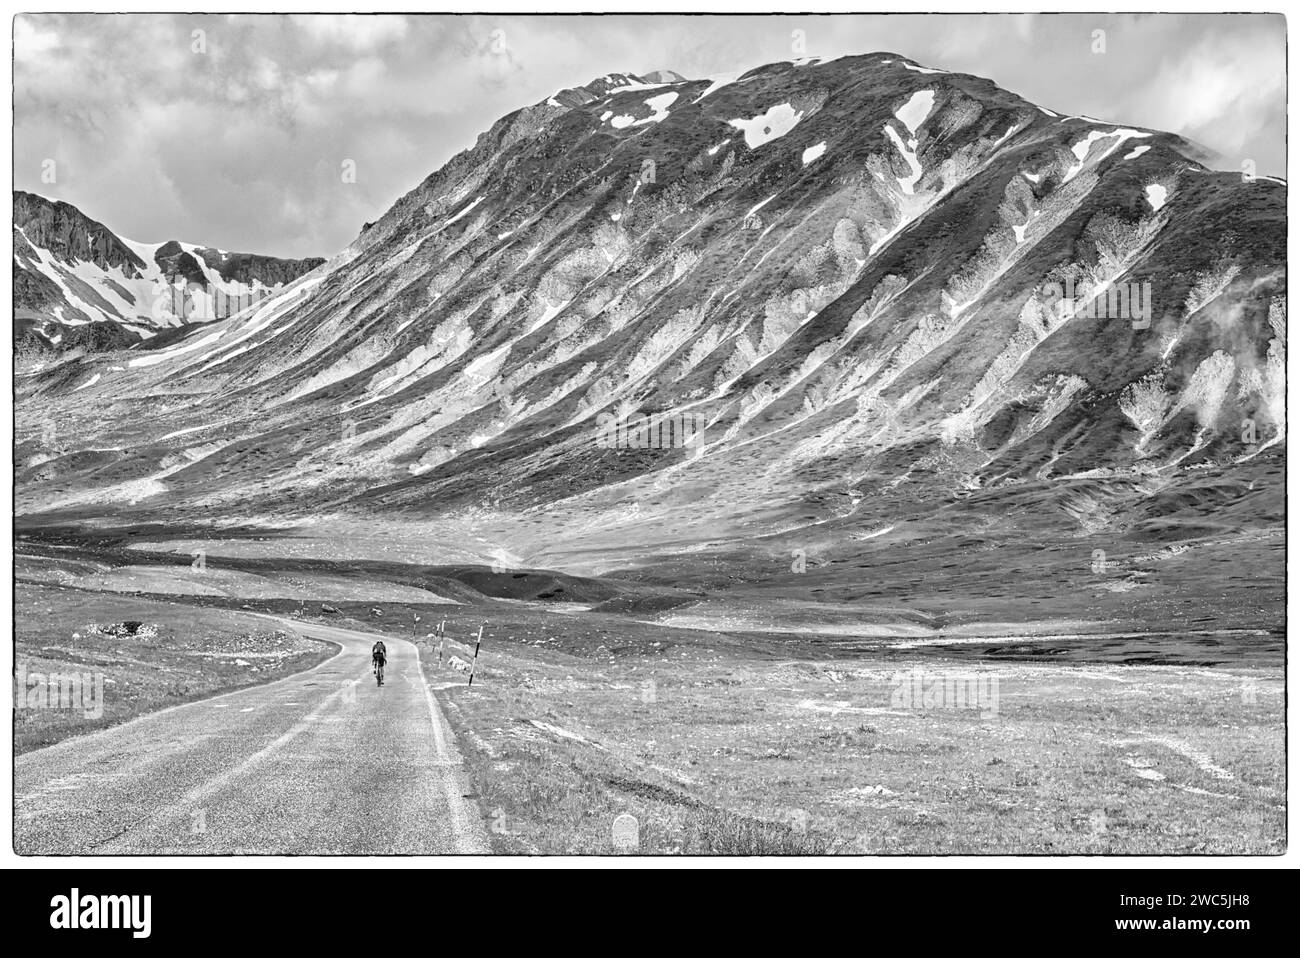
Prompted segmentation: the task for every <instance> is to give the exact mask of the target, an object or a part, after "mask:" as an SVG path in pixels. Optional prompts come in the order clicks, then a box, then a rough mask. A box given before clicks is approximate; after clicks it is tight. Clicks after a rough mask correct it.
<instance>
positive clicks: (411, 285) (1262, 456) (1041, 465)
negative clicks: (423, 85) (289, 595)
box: [18, 53, 1286, 567]
mask: <svg viewBox="0 0 1300 958" xmlns="http://www.w3.org/2000/svg"><path fill="white" fill-rule="evenodd" d="M673 77H675V75H674V74H667V73H664V74H660V75H659V76H658V77H657V78H656V79H655V80H653V81H652V80H649V79H645V78H636V77H630V76H618V77H602V78H599V79H598V80H596V81H594V82H593V83H592V84H589V85H587V86H586V87H579V88H574V89H573V90H566V91H561V92H559V93H557V94H556V95H555V96H553V97H551V98H548V99H547V100H546V101H544V102H542V103H539V104H536V105H533V106H530V107H527V108H525V109H522V110H519V111H517V112H515V113H513V114H510V115H508V116H506V117H504V118H502V119H501V120H499V121H497V122H496V123H495V124H494V125H493V126H492V127H491V129H489V130H488V131H487V132H485V133H484V134H482V135H481V136H480V137H479V139H478V142H477V143H476V144H475V146H474V147H473V148H472V149H470V150H468V151H466V152H465V153H462V154H461V155H459V156H457V157H455V158H454V159H452V160H451V161H450V162H449V163H448V164H447V165H446V166H444V167H443V168H442V169H440V170H438V171H437V172H435V173H434V174H432V175H431V176H429V177H428V178H427V179H426V180H425V181H424V182H423V183H421V184H420V185H419V186H417V187H416V188H415V189H414V190H412V191H411V192H410V193H408V194H407V195H406V196H405V197H403V198H402V199H401V200H399V201H398V202H397V203H396V204H395V205H394V206H393V208H392V209H390V210H389V211H388V212H387V213H386V214H385V215H384V216H383V217H381V218H380V219H379V220H378V221H377V222H375V223H373V224H369V225H368V226H367V228H366V229H365V230H364V231H363V232H362V233H361V235H360V236H359V237H358V238H357V240H356V241H355V242H354V243H353V244H352V245H351V246H350V247H349V248H348V249H347V250H345V251H343V252H342V253H340V254H339V255H337V256H335V257H333V258H332V259H331V260H330V261H329V262H328V263H327V264H326V265H325V266H323V267H322V268H320V269H317V270H315V271H314V272H313V273H312V274H311V275H309V276H305V277H300V278H298V279H296V280H295V281H293V282H290V283H288V284H287V285H286V286H284V287H283V288H282V289H281V290H280V291H279V292H278V293H277V294H276V295H274V296H272V297H271V298H269V299H267V300H266V301H265V302H263V303H261V304H259V305H258V306H257V308H256V309H254V310H251V311H249V312H248V313H247V314H244V315H241V316H238V317H235V318H233V319H229V320H224V321H221V322H217V323H215V324H211V325H207V326H205V327H204V328H202V329H200V330H196V331H194V332H191V333H189V334H188V335H185V336H183V337H182V338H179V339H177V340H176V341H174V342H169V343H168V344H167V345H166V347H165V348H161V349H157V350H154V351H152V352H150V353H149V354H147V355H140V356H138V357H129V356H123V355H118V356H107V357H104V358H102V359H89V360H82V361H80V362H78V363H76V364H74V365H71V366H69V367H65V368H60V369H58V370H46V371H42V372H40V373H38V374H36V375H32V376H27V377H23V378H21V379H20V381H19V384H18V388H19V390H20V392H21V393H22V394H23V396H24V400H23V406H24V407H25V408H27V409H36V408H40V409H41V410H43V411H45V412H46V413H49V412H51V411H52V413H53V415H54V416H55V417H56V418H57V419H58V421H59V422H60V423H61V427H60V433H59V435H60V436H61V437H67V436H69V435H75V436H76V437H77V439H76V440H75V441H68V440H66V439H60V440H57V441H56V442H54V443H53V444H51V443H48V442H43V440H42V437H41V435H40V430H41V428H42V421H43V420H42V419H41V418H40V417H39V416H26V415H24V413H23V410H22V409H20V430H19V437H20V439H22V440H24V444H22V445H20V448H19V450H18V453H19V462H20V463H25V464H26V466H25V468H20V471H19V478H18V500H19V508H20V511H25V512H32V513H35V512H47V513H50V514H55V515H57V514H60V513H61V512H75V513H77V514H84V513H89V514H92V515H99V516H117V517H122V516H131V515H144V514H149V513H153V512H156V511H157V510H158V509H160V508H165V509H166V510H168V514H169V515H171V516H173V517H175V518H178V519H179V518H189V519H194V520H204V521H207V520H211V519H213V518H221V517H226V518H230V519H235V518H238V517H249V516H256V517H273V518H277V519H279V520H282V521H290V522H291V521H304V520H313V521H323V520H322V517H329V516H339V517H347V516H354V517H359V516H366V517H386V518H388V519H390V520H394V521H396V520H399V519H400V520H401V522H403V523H407V524H419V523H436V522H442V521H449V520H451V519H455V520H457V521H460V520H464V521H467V522H471V523H475V522H479V521H480V520H479V518H478V517H481V516H485V515H487V516H490V517H491V521H492V522H493V523H496V526H495V528H494V532H493V541H494V542H495V543H498V546H499V544H500V543H501V542H506V543H507V545H506V546H499V548H501V549H503V550H504V552H506V553H508V554H510V555H512V556H514V557H516V558H519V559H527V560H528V561H530V562H534V563H536V564H542V563H543V562H544V561H551V562H553V563H554V565H553V567H561V565H562V562H561V559H560V558H559V556H558V555H557V553H556V550H557V549H558V548H559V545H558V544H560V543H565V544H566V548H569V549H572V550H578V551H581V548H582V543H584V542H590V543H593V544H594V543H597V542H604V543H605V547H607V548H613V547H614V546H613V545H612V544H611V542H612V541H617V538H618V535H617V534H615V532H613V531H612V530H616V529H618V528H620V526H621V527H622V528H623V529H624V530H626V529H627V528H628V527H629V525H632V524H635V535H634V536H633V537H634V538H635V540H636V543H637V546H638V549H639V550H640V551H641V553H642V554H643V555H646V554H649V553H653V552H655V550H659V549H662V550H667V551H673V550H677V551H680V550H681V549H688V550H695V549H704V550H706V551H707V550H711V549H714V548H715V545H716V544H717V543H725V542H728V541H735V540H737V539H742V538H743V539H748V540H753V539H754V538H755V537H760V538H761V537H778V538H777V539H776V540H773V541H778V542H781V541H784V540H781V539H780V538H779V537H782V536H789V535H792V534H795V533H797V534H799V535H801V536H803V537H804V539H805V540H807V539H808V538H810V537H813V536H815V535H818V534H819V532H818V531H817V530H823V529H825V530H832V529H833V530H835V533H836V536H837V537H838V538H837V541H839V542H841V543H843V542H844V541H845V540H846V539H847V540H851V541H852V542H862V541H863V540H864V539H866V538H873V537H876V536H881V537H882V538H881V539H880V540H879V542H877V541H875V540H874V538H873V541H872V543H871V545H872V546H875V545H882V546H883V545H884V544H885V543H887V542H890V541H895V542H896V541H898V540H897V537H898V536H899V535H900V534H901V533H900V532H898V531H895V532H892V533H891V532H890V529H901V528H902V526H903V524H904V523H909V522H910V523H913V524H914V526H916V527H919V526H920V525H923V524H926V523H932V522H936V521H937V517H938V516H939V515H949V513H948V512H947V510H950V509H951V508H952V507H953V506H954V503H956V504H958V505H960V504H961V503H962V501H963V500H966V499H969V498H970V497H972V496H974V497H976V498H979V497H981V496H995V497H998V498H999V499H1000V500H1002V501H1005V500H1006V499H1007V497H1012V498H1014V497H1016V496H1021V497H1022V498H1025V497H1032V498H1033V506H1032V508H1033V509H1034V510H1036V512H1037V513H1041V515H1043V516H1049V515H1050V517H1051V518H1050V520H1047V519H1044V520H1043V521H1044V522H1045V523H1046V524H1047V525H1050V526H1051V528H1052V529H1053V530H1054V531H1053V535H1057V534H1059V535H1063V536H1070V535H1079V534H1085V533H1088V532H1089V531H1090V530H1091V531H1095V530H1097V529H1102V528H1123V529H1147V530H1148V531H1150V533H1151V535H1152V536H1155V537H1157V538H1159V537H1160V536H1164V535H1167V533H1165V532H1161V531H1159V530H1160V527H1161V523H1162V522H1164V525H1165V526H1168V525H1170V523H1169V522H1168V521H1166V520H1163V519H1162V518H1161V516H1162V515H1163V516H1167V515H1168V514H1169V513H1170V512H1172V513H1174V514H1182V513H1183V512H1187V511H1188V510H1191V511H1196V510H1195V508H1193V506H1191V505H1189V504H1188V503H1190V502H1191V501H1192V500H1195V501H1197V502H1201V501H1204V500H1203V499H1202V498H1198V497H1203V496H1204V495H1207V493H1204V492H1189V491H1188V490H1189V489H1193V488H1201V487H1202V486H1203V483H1202V480H1203V478H1204V474H1203V472H1202V470H1206V469H1211V470H1216V471H1217V472H1216V474H1222V475H1224V476H1226V477H1227V478H1226V479H1225V480H1224V483H1223V484H1221V485H1220V487H1219V490H1218V491H1217V492H1214V493H1209V494H1208V495H1211V497H1213V496H1219V497H1220V500H1219V501H1220V506H1221V508H1222V509H1223V510H1224V511H1225V512H1230V511H1231V510H1232V509H1233V508H1235V507H1234V505H1233V504H1234V502H1236V501H1237V500H1238V499H1240V498H1241V497H1242V496H1245V495H1246V493H1245V492H1244V491H1241V492H1240V495H1238V494H1237V493H1236V492H1234V491H1233V490H1237V489H1238V486H1237V485H1236V483H1237V482H1238V480H1237V479H1236V478H1233V477H1235V476H1245V475H1246V474H1247V473H1251V474H1252V475H1253V474H1254V473H1253V472H1252V470H1255V471H1257V470H1259V469H1266V470H1268V469H1272V468H1273V467H1272V465H1269V463H1271V462H1272V460H1273V458H1274V457H1276V456H1280V455H1282V454H1283V453H1284V448H1285V444H1284V437H1285V408H1284V402H1283V399H1282V396H1283V389H1284V384H1285V376H1284V371H1285V349H1286V346H1285V307H1284V302H1285V300H1284V297H1285V265H1284V264H1285V252H1284V250H1285V212H1284V211H1285V185H1284V184H1280V183H1277V182H1272V181H1267V180H1264V179H1260V180H1256V181H1253V182H1243V181H1242V179H1241V177H1240V176H1238V175H1235V174H1229V173H1218V172H1214V171H1212V170H1210V169H1209V168H1207V167H1206V166H1205V165H1203V160H1204V159H1205V158H1204V157H1203V156H1202V154H1201V152H1200V151H1199V150H1198V149H1197V148H1196V147H1195V146H1193V145H1192V144H1189V143H1187V142H1186V141H1184V140H1182V139H1180V138H1178V137H1175V136H1171V135H1169V134H1164V133H1160V132H1158V131H1152V130H1144V129H1136V128H1131V127H1126V126H1123V125H1112V124H1109V123H1101V122H1098V121H1095V120H1092V119H1089V118H1081V117H1062V116H1059V115H1057V114H1055V113H1053V112H1052V111H1050V110H1048V109H1046V108H1043V107H1039V106H1036V105H1034V104H1030V103H1028V102H1026V101H1024V100H1022V99H1021V98H1019V97H1017V96H1015V95H1013V94H1011V93H1008V92H1006V91H1004V90H1001V89H999V88H998V87H996V86H995V85H994V84H992V83H990V82H989V81H987V80H984V79H980V78H978V77H973V76H967V75H962V74H952V73H947V72H944V71H940V70H934V69H931V68H927V67H922V66H920V65H917V64H914V63H912V62H910V61H907V60H905V59H903V58H900V57H898V56H896V55H893V54H888V53H883V54H870V55H865V56H858V57H845V58H840V59H837V60H833V61H818V60H805V61H796V62H786V63H776V64H770V65H767V66H764V67H760V68H758V69H755V70H751V71H749V72H748V73H745V74H743V75H742V76H739V77H737V78H735V79H727V78H717V79H712V80H708V79H706V80H679V79H673ZM104 255H105V256H107V255H109V254H108V252H107V251H106V252H105V254H104ZM1065 303H1068V304H1069V305H1068V307H1067V306H1066V305H1065ZM1099 316H1100V318H1098V317H1099ZM647 418H648V419H649V420H650V421H652V422H653V423H654V424H655V426H656V428H657V427H658V425H659V424H660V422H662V421H665V420H666V421H667V422H668V423H669V428H670V433H669V434H667V436H666V439H667V442H665V443H662V444H661V443H658V442H650V441H647V440H646V438H645V437H644V436H643V435H642V433H641V432H640V431H639V430H638V429H637V428H636V427H637V426H638V425H639V424H641V423H643V422H644V421H646V419H647ZM629 424H631V425H632V426H633V428H632V430H631V434H630V436H629V434H628V432H627V430H626V429H621V430H620V428H619V427H620V426H627V425H629ZM1247 424H1249V428H1248V427H1247ZM688 439H689V441H687V440H688ZM1247 440H1249V441H1247ZM1246 482H1250V488H1251V490H1254V488H1255V487H1254V479H1253V478H1251V479H1242V480H1241V484H1240V489H1241V490H1244V489H1245V483H1246ZM1197 483H1201V486H1198V485H1197ZM1275 493H1276V495H1278V496H1280V490H1276V489H1275V490H1274V492H1272V493H1269V495H1270V496H1272V495H1274V494H1275ZM1251 494H1252V495H1254V494H1255V493H1254V492H1253V491H1252V493H1251ZM1180 497H1182V498H1181V499H1180ZM1180 502H1182V503H1183V504H1182V505H1179V503H1180ZM1269 502H1270V503H1274V500H1273V499H1270V500H1269ZM1280 502H1281V500H1280V498H1279V499H1277V500H1276V502H1275V503H1274V505H1280ZM962 508H963V509H964V510H965V511H963V512H962V513H961V514H960V518H958V517H957V516H953V515H949V518H948V519H947V520H946V521H947V522H948V523H949V525H948V528H955V527H956V526H957V525H960V523H961V522H964V521H971V522H985V521H986V520H988V519H989V518H990V516H989V515H988V514H987V513H981V512H980V511H979V510H978V509H976V508H975V507H974V506H973V505H971V506H963V507H962ZM1022 508H1028V507H1027V506H1025V507H1022ZM1257 513H1258V514H1259V515H1260V516H1261V521H1268V517H1270V516H1273V515H1274V514H1275V513H1274V510H1273V506H1272V505H1270V506H1269V507H1267V508H1264V509H1263V510H1262V511H1261V510H1257ZM909 517H910V518H909ZM1204 527H1205V525H1204V523H1202V524H1201V525H1196V524H1194V523H1193V524H1190V525H1189V526H1188V528H1189V529H1192V528H1204ZM476 528H480V529H481V528H482V527H481V526H476ZM936 528H937V527H936ZM621 534H622V535H623V537H624V538H626V537H627V536H628V535H629V533H627V532H626V531H624V532H623V533H621ZM611 536H613V540H611V539H610V537H611ZM602 537H603V538H602ZM593 548H595V545H593ZM780 548H783V547H779V548H778V554H779V552H780ZM854 548H865V546H855V547H854ZM785 554H786V555H788V554H789V550H786V551H785ZM566 561H567V560H566ZM647 561H649V560H647ZM785 561H786V563H787V564H788V561H789V560H788V559H786V560H785Z"/></svg>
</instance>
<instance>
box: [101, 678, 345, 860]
mask: <svg viewBox="0 0 1300 958" xmlns="http://www.w3.org/2000/svg"><path fill="white" fill-rule="evenodd" d="M350 688H351V686H349V685H346V684H345V685H342V686H341V687H340V688H339V689H338V690H336V691H335V692H333V693H331V694H330V695H329V696H328V697H327V698H326V699H325V701H323V702H321V704H320V705H318V706H316V708H315V709H313V710H312V713H311V714H310V715H308V716H305V717H304V718H302V719H300V720H299V721H298V722H297V724H295V725H294V726H293V727H291V728H290V729H289V730H288V731H287V732H285V733H284V734H283V735H281V736H280V737H279V738H277V739H276V740H275V741H273V742H271V743H270V744H269V745H266V746H265V747H263V748H261V749H259V750H258V751H256V752H254V753H253V754H252V755H250V756H248V758H246V759H244V760H243V761H242V762H240V763H239V764H238V765H235V766H234V767H233V768H229V769H227V770H226V771H224V772H222V773H221V774H219V775H216V776H214V777H213V778H210V779H208V780H207V781H206V782H204V783H203V784H202V785H200V786H198V787H197V788H192V789H190V790H189V791H188V792H186V793H185V794H184V795H182V796H181V797H180V798H179V799H177V800H176V801H175V802H173V803H172V805H171V806H170V807H169V808H168V809H167V810H166V811H165V812H163V813H161V814H158V815H151V816H149V817H148V818H147V819H145V820H144V821H142V822H139V823H137V825H136V826H135V827H133V828H131V829H130V830H129V831H130V832H131V833H139V831H140V829H141V828H145V829H147V828H150V827H152V826H157V825H161V824H162V823H164V822H167V821H174V820H175V819H177V818H182V817H184V816H185V815H186V814H188V812H189V811H190V809H192V808H194V807H196V806H198V805H200V804H201V803H202V802H203V801H205V800H206V799H207V798H208V797H210V796H211V795H214V794H216V793H217V792H219V791H220V790H221V789H223V788H225V787H226V785H227V784H229V783H230V781H231V780H232V779H234V778H236V777H238V776H240V775H242V774H244V773H245V772H247V771H248V770H249V769H251V768H252V767H253V766H254V765H257V764H258V763H260V762H262V761H263V760H265V759H266V758H268V757H269V756H271V755H272V754H274V753H275V752H277V751H279V750H280V749H281V748H283V747H284V746H285V745H287V744H288V743H289V742H291V741H293V740H294V739H295V738H297V737H298V736H299V735H301V734H302V733H303V732H305V731H307V729H308V726H307V724H306V723H307V722H309V721H312V720H313V719H317V718H319V717H320V716H321V714H322V713H324V712H325V711H327V710H328V709H330V708H331V707H332V706H333V705H334V702H335V700H336V699H338V698H340V697H341V696H343V695H346V694H347V692H348V691H349V689H350ZM129 837H130V836H129V835H128V834H127V833H125V832H124V833H123V834H121V835H119V836H117V837H116V838H114V839H113V840H112V841H110V842H105V843H104V844H103V845H99V846H96V853H97V854H101V855H102V854H105V852H106V851H108V850H109V849H116V848H118V847H120V846H121V845H122V844H123V842H124V841H126V840H127V839H128V838H129Z"/></svg>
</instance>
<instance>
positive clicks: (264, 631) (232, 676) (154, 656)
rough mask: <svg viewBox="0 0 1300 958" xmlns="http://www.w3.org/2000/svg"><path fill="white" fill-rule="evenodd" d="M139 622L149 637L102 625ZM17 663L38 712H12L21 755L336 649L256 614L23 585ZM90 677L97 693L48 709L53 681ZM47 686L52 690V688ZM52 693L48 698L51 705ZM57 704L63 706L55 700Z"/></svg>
mask: <svg viewBox="0 0 1300 958" xmlns="http://www.w3.org/2000/svg"><path fill="white" fill-rule="evenodd" d="M128 621H138V622H141V623H142V625H143V626H146V627H147V628H146V629H144V630H143V634H137V635H117V634H112V633H106V632H101V631H98V630H97V629H96V628H95V627H96V626H100V627H102V626H109V625H118V624H121V623H124V622H128ZM15 622H16V623H17V631H16V633H15V657H16V664H17V667H18V669H19V670H20V675H23V676H25V677H26V681H25V682H24V683H23V685H24V686H25V693H24V690H23V689H20V687H19V683H18V681H15V684H14V690H13V694H14V696H15V704H16V705H17V704H19V699H20V698H21V699H22V700H23V703H24V704H29V705H30V706H31V707H19V708H15V710H14V751H15V753H22V752H26V751H29V750H31V749H34V748H40V747H41V746H44V745H51V744H53V743H55V742H58V741H61V740H62V739H64V738H67V737H68V736H71V735H81V734H84V733H86V732H91V731H95V730H96V729H99V728H103V727H105V726H108V725H115V724H117V723H118V722H124V721H127V720H128V719H132V718H135V717H136V716H138V715H142V714H144V713H146V712H152V711H156V710H157V709H161V708H167V707H168V706H172V705H179V704H181V703H183V702H192V701H194V700H196V699H201V698H207V697H208V696H211V695H215V694H217V693H219V692H226V691H229V690H231V689H235V688H240V687H243V686H247V685H254V684H258V683H262V682H271V681H274V680H275V679H278V678H282V677H283V676H285V675H287V674H288V673H290V672H294V671H297V670H300V669H304V668H310V667H311V666H313V665H315V664H316V663H317V662H320V661H323V660H324V659H326V658H328V657H329V656H331V655H333V654H334V647H333V646H330V645H327V644H326V643H323V642H318V641H315V640H312V639H304V638H300V637H298V636H296V635H292V634H290V633H288V632H285V631H277V630H275V629H273V628H271V627H269V626H268V625H266V624H265V623H262V622H259V621H258V620H257V619H255V618H252V617H249V616H240V615H237V614H232V613H229V612H226V611H223V610H210V609H204V608H200V607H198V606H194V605H187V604H182V603H172V602H161V601H157V600H154V599H144V598H139V597H122V596H114V595H104V594H98V593H94V592H82V591H79V590H75V589H68V588H59V587H55V586H41V585H30V584H25V583H19V584H18V585H17V586H16V589H15ZM52 673H53V674H56V675H61V676H67V675H70V674H74V673H75V674H78V675H81V676H91V677H93V678H92V680H91V681H92V682H93V683H94V685H95V687H96V688H97V690H98V691H97V692H96V693H94V694H88V695H85V696H84V697H83V698H80V699H78V700H76V701H75V702H73V703H72V705H71V707H69V703H68V702H67V701H64V702H63V703H62V706H63V707H52V706H51V705H50V704H42V703H41V702H40V700H39V693H38V691H37V690H38V689H39V688H40V686H42V685H46V682H45V677H47V676H49V675H51V674H52ZM47 687H48V686H47ZM53 698H54V697H53V696H49V697H47V699H53ZM56 704H57V703H56Z"/></svg>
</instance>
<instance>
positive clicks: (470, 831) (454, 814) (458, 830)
mask: <svg viewBox="0 0 1300 958" xmlns="http://www.w3.org/2000/svg"><path fill="white" fill-rule="evenodd" d="M411 648H413V649H414V650H415V665H416V668H417V669H419V671H420V688H422V689H423V690H424V701H425V704H426V705H427V706H428V707H429V722H430V723H431V724H432V725H433V745H434V749H435V750H436V752H437V754H438V762H439V764H443V763H446V764H448V765H460V764H461V762H460V757H459V755H453V754H452V752H451V751H450V750H449V749H448V746H447V734H446V732H445V731H444V729H443V723H444V722H445V721H446V720H445V719H444V718H443V716H442V712H441V711H440V710H439V709H438V704H437V703H436V702H434V700H433V693H432V692H431V691H429V683H428V681H426V680H425V677H424V663H423V662H421V661H420V647H419V646H418V645H416V644H415V643H411ZM442 788H443V793H444V794H445V795H446V796H447V805H448V807H449V808H450V809H451V818H452V832H453V834H454V835H455V841H456V851H458V852H460V853H462V854H487V853H488V852H489V851H490V850H491V849H490V847H489V846H488V844H487V841H486V838H485V836H484V835H483V823H482V821H481V820H480V818H479V814H478V806H477V805H471V804H470V802H469V801H468V800H467V799H466V798H465V797H464V793H463V792H462V791H461V786H460V776H459V775H456V774H453V773H452V772H450V771H449V772H448V773H447V774H446V775H444V776H442Z"/></svg>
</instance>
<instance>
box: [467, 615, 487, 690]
mask: <svg viewBox="0 0 1300 958" xmlns="http://www.w3.org/2000/svg"><path fill="white" fill-rule="evenodd" d="M483 625H487V623H486V622H484V623H483ZM483 625H480V626H479V627H478V638H477V639H475V640H474V660H473V661H472V662H470V664H469V684H468V685H467V686H465V687H466V688H473V687H474V669H475V668H476V667H477V666H478V647H479V646H480V645H482V644H483Z"/></svg>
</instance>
